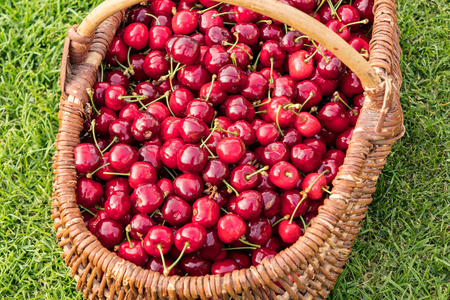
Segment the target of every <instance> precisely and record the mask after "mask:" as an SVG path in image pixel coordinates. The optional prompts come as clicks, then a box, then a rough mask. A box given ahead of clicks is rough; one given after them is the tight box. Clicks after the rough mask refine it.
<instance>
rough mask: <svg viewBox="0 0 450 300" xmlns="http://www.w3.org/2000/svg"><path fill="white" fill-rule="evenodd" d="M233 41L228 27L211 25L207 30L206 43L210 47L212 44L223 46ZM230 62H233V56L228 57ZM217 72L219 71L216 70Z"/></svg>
mask: <svg viewBox="0 0 450 300" xmlns="http://www.w3.org/2000/svg"><path fill="white" fill-rule="evenodd" d="M230 42H231V34H230V32H229V31H228V29H226V28H224V27H221V26H212V27H209V28H208V29H207V30H206V32H205V44H206V45H207V46H208V47H212V46H222V45H224V44H225V45H226V44H227V43H230ZM228 61H229V63H231V58H230V57H228ZM216 73H217V72H216Z"/></svg>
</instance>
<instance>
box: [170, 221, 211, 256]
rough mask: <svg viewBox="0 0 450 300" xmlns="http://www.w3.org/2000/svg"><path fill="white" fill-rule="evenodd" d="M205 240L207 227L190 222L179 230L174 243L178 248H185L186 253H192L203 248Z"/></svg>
mask: <svg viewBox="0 0 450 300" xmlns="http://www.w3.org/2000/svg"><path fill="white" fill-rule="evenodd" d="M205 241H206V230H205V228H203V226H201V225H199V224H195V223H189V224H186V225H184V226H183V227H181V228H180V229H178V230H177V232H176V234H175V241H174V243H175V246H176V247H177V249H178V250H180V251H182V250H183V249H185V253H192V252H194V251H197V250H199V249H200V248H202V247H203V244H204V243H205Z"/></svg>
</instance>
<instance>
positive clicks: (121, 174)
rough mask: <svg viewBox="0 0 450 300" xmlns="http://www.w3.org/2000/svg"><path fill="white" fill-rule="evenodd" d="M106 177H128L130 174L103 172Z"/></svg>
mask: <svg viewBox="0 0 450 300" xmlns="http://www.w3.org/2000/svg"><path fill="white" fill-rule="evenodd" d="M105 174H106V175H117V176H130V172H128V173H116V172H105Z"/></svg>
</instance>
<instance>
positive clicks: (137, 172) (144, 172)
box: [128, 161, 157, 189]
mask: <svg viewBox="0 0 450 300" xmlns="http://www.w3.org/2000/svg"><path fill="white" fill-rule="evenodd" d="M156 179H157V175H156V170H155V168H154V167H153V166H152V165H151V164H150V163H147V162H143V161H138V162H135V163H134V164H133V165H132V166H131V169H130V176H129V177H128V182H129V183H130V186H131V187H132V188H133V189H136V188H137V187H138V186H139V185H141V184H146V183H156Z"/></svg>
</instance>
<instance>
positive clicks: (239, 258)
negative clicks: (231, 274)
mask: <svg viewBox="0 0 450 300" xmlns="http://www.w3.org/2000/svg"><path fill="white" fill-rule="evenodd" d="M227 257H228V258H230V259H232V260H234V261H235V262H237V264H238V265H239V269H240V270H241V269H247V268H250V266H251V265H252V262H251V260H250V257H249V256H248V255H247V254H245V253H242V252H239V251H230V252H229V253H228V256H227Z"/></svg>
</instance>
